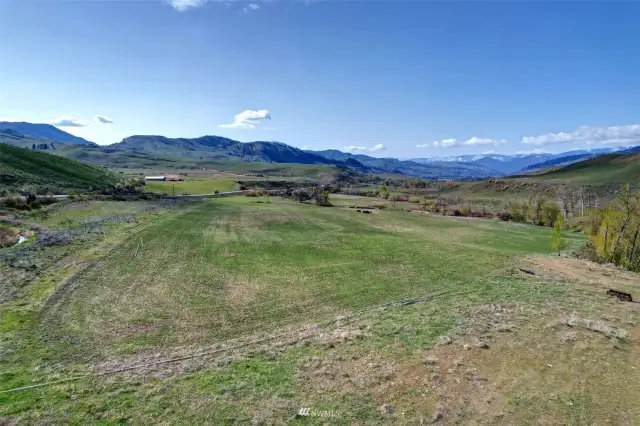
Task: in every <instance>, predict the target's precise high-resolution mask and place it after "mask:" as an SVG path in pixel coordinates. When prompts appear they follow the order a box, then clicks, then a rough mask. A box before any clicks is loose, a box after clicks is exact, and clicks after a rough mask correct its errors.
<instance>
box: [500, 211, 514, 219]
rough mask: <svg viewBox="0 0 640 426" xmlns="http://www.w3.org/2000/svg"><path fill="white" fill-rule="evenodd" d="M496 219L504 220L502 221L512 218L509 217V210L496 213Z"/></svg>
mask: <svg viewBox="0 0 640 426" xmlns="http://www.w3.org/2000/svg"><path fill="white" fill-rule="evenodd" d="M497 217H498V219H500V220H504V221H508V220H512V219H513V218H512V217H511V213H509V212H500V213H498V215H497Z"/></svg>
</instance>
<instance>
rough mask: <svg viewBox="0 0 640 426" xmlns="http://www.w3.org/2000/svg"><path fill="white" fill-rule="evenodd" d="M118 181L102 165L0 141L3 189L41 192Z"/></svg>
mask: <svg viewBox="0 0 640 426" xmlns="http://www.w3.org/2000/svg"><path fill="white" fill-rule="evenodd" d="M119 180H120V177H119V176H118V175H117V174H115V173H112V172H109V171H108V170H106V169H104V168H103V167H98V166H94V165H90V164H86V163H82V162H79V161H75V160H70V159H67V158H63V157H60V156H57V155H51V154H48V153H45V152H41V151H34V150H30V149H24V148H19V147H15V146H12V145H9V144H5V143H0V190H7V191H10V192H12V191H18V190H20V189H23V188H29V189H30V190H34V191H36V192H37V193H39V194H46V193H49V192H51V193H66V192H68V191H70V190H80V191H91V190H98V189H104V188H108V187H109V186H110V185H113V184H115V183H117V182H118V181H119Z"/></svg>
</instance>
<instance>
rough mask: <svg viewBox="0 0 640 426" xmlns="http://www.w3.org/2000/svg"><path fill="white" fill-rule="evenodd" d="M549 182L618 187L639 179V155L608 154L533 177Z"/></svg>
mask: <svg viewBox="0 0 640 426" xmlns="http://www.w3.org/2000/svg"><path fill="white" fill-rule="evenodd" d="M535 178H536V179H541V180H545V181H550V182H560V183H566V184H585V185H620V184H622V183H626V182H637V181H638V179H639V178H640V154H608V155H603V156H600V157H596V158H591V159H589V160H585V161H580V162H578V163H573V164H570V165H568V166H566V167H562V168H559V169H555V170H551V171H549V172H546V173H542V174H539V175H536V176H535Z"/></svg>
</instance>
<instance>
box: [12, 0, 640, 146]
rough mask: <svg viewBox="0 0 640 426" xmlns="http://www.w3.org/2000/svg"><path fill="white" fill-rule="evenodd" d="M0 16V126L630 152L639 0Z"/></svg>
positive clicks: (105, 136)
mask: <svg viewBox="0 0 640 426" xmlns="http://www.w3.org/2000/svg"><path fill="white" fill-rule="evenodd" d="M0 17H2V21H1V22H2V25H0V57H1V58H2V59H0V61H2V62H1V64H0V119H10V120H20V121H31V122H50V123H55V124H58V125H64V126H65V127H61V128H62V129H63V130H65V131H69V132H70V133H73V134H76V135H79V136H82V137H86V138H87V139H90V140H93V141H95V142H98V143H100V144H107V143H113V142H118V141H120V140H121V139H122V138H124V137H127V136H130V135H133V134H161V135H165V136H170V137H197V136H202V135H207V134H209V135H211V134H215V135H222V136H226V137H230V138H233V139H237V140H241V141H252V140H277V141H281V142H285V143H288V144H290V145H293V146H297V147H307V148H309V149H326V148H337V149H345V147H350V148H348V149H350V150H352V151H358V150H360V151H361V152H368V153H371V155H376V156H398V157H430V156H448V155H458V154H477V153H483V152H491V151H494V152H498V153H515V152H520V151H533V150H544V151H551V152H558V151H564V150H569V149H575V148H584V147H595V146H618V145H631V144H640V125H639V124H638V123H640V118H639V114H638V113H639V112H640V54H639V50H638V40H640V25H638V24H637V23H638V22H639V20H640V2H608V3H605V2H602V3H599V2H545V1H540V2H522V1H512V2H506V1H505V2H486V3H485V2H478V1H476V2H471V3H464V2H457V1H453V2H444V1H434V2H430V1H295V0H291V1H281V0H271V1H258V0H252V1H247V2H244V1H239V0H235V1H214V0H210V1H204V0H173V4H172V3H171V2H170V1H167V0H142V1H118V0H113V1H110V0H102V1H99V0H91V1H88V0H87V1H82V0H80V1H63V0H60V1H35V0H0ZM96 115H100V116H101V117H102V122H101V121H100V120H99V119H96V118H95V116H96ZM106 121H113V122H112V123H105V122H106Z"/></svg>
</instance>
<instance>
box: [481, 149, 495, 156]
mask: <svg viewBox="0 0 640 426" xmlns="http://www.w3.org/2000/svg"><path fill="white" fill-rule="evenodd" d="M495 153H496V152H495V151H494V150H493V149H490V150H489V151H484V152H483V153H482V155H489V154H495Z"/></svg>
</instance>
